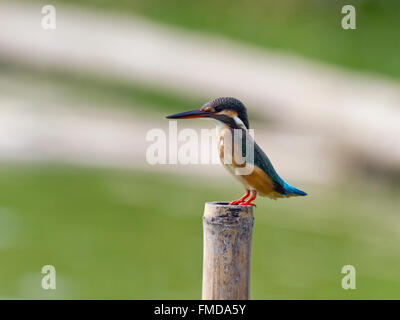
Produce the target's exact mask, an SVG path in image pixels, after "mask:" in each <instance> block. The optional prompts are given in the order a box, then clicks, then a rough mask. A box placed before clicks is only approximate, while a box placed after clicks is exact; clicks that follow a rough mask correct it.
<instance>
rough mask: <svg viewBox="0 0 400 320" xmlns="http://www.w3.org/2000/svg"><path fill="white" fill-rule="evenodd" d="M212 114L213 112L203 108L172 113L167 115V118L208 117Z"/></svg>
mask: <svg viewBox="0 0 400 320" xmlns="http://www.w3.org/2000/svg"><path fill="white" fill-rule="evenodd" d="M210 116H212V113H210V112H207V111H202V110H201V109H196V110H191V111H185V112H181V113H176V114H172V115H170V116H167V119H194V118H208V117H210Z"/></svg>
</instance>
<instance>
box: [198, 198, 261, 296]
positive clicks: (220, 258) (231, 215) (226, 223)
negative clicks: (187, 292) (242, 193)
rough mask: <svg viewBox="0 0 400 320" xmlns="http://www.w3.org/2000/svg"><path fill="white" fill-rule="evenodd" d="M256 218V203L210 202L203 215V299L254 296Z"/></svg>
mask: <svg viewBox="0 0 400 320" xmlns="http://www.w3.org/2000/svg"><path fill="white" fill-rule="evenodd" d="M253 222H254V217H253V207H252V206H238V205H232V206H231V205H229V204H228V203H223V202H207V203H206V205H205V209H204V216H203V229H204V248H203V292H202V298H203V299H205V300H243V299H244V300H247V299H249V298H250V295H249V292H250V259H251V241H252V232H253Z"/></svg>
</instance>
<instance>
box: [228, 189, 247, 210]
mask: <svg viewBox="0 0 400 320" xmlns="http://www.w3.org/2000/svg"><path fill="white" fill-rule="evenodd" d="M249 195H250V190H246V194H245V195H244V196H243V197H241V198H240V199H238V200H235V201H232V202H230V203H229V205H231V206H233V205H236V204H240V203H242V202H244V200H246V198H247V197H248V196H249Z"/></svg>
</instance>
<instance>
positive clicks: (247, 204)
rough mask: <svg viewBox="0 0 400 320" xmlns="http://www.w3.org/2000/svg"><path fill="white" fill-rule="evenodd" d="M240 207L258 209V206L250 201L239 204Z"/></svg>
mask: <svg viewBox="0 0 400 320" xmlns="http://www.w3.org/2000/svg"><path fill="white" fill-rule="evenodd" d="M239 206H253V207H257V206H256V205H255V204H254V203H253V202H251V201H250V200H248V201H244V202H241V203H239Z"/></svg>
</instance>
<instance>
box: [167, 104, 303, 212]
mask: <svg viewBox="0 0 400 320" xmlns="http://www.w3.org/2000/svg"><path fill="white" fill-rule="evenodd" d="M193 118H206V119H212V120H214V121H216V125H217V141H218V142H219V143H218V149H219V150H218V151H219V157H220V160H221V163H222V164H223V165H224V166H225V167H226V168H227V169H228V171H229V172H230V173H232V174H233V175H234V176H235V177H236V178H238V179H239V180H240V181H241V182H242V183H243V185H244V188H245V189H246V193H245V194H244V196H243V197H241V198H240V199H238V200H234V201H232V202H230V203H229V204H230V205H249V206H255V204H254V203H253V201H254V200H255V199H256V197H257V194H259V195H261V196H266V197H269V198H271V199H275V200H276V199H278V198H289V197H295V196H306V195H307V193H305V192H304V191H301V190H299V189H296V188H295V187H292V186H291V185H290V184H288V183H287V182H285V181H284V180H283V179H282V178H281V177H280V176H279V175H278V173H277V172H276V171H275V169H274V167H273V166H272V163H271V161H270V160H269V159H268V157H267V155H266V154H265V153H264V151H263V150H262V149H261V148H260V147H259V146H258V145H257V144H256V143H255V142H254V140H253V138H252V137H251V135H250V134H249V121H248V118H247V110H246V107H245V106H244V104H243V103H242V102H240V101H239V100H238V99H235V98H232V97H221V98H216V99H214V100H211V101H209V102H207V103H206V104H204V105H203V106H202V107H201V108H199V109H195V110H191V111H185V112H181V113H177V114H173V115H170V116H167V119H193ZM238 131H239V132H240V136H241V139H233V137H236V136H237V132H238ZM238 142H240V143H238ZM248 142H250V145H251V147H252V148H253V149H254V150H253V153H252V155H253V157H250V158H251V159H248V158H249V157H245V155H246V154H247V151H248V149H249V147H248V146H249V144H248ZM228 156H229V157H230V161H227V157H228ZM232 156H233V157H232ZM237 157H239V159H237ZM240 157H241V158H240ZM232 159H233V160H232ZM245 166H250V167H251V170H248V172H245V173H244V174H237V171H235V170H236V169H240V168H243V167H245ZM250 195H251V196H250ZM249 197H250V198H249ZM248 198H249V199H248Z"/></svg>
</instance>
